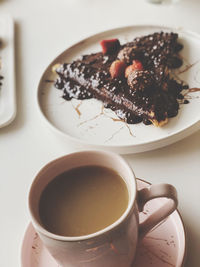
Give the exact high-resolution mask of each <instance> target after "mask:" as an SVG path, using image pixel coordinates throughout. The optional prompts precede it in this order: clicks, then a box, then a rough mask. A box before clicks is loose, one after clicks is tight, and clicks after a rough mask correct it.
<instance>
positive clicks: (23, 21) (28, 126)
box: [0, 0, 200, 267]
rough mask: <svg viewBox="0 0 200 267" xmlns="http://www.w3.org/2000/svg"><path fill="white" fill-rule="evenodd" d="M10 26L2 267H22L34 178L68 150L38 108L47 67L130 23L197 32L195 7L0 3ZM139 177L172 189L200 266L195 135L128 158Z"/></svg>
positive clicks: (199, 8) (90, 0)
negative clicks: (12, 59)
mask: <svg viewBox="0 0 200 267" xmlns="http://www.w3.org/2000/svg"><path fill="white" fill-rule="evenodd" d="M4 13H6V14H7V13H8V14H10V15H11V16H12V17H13V18H14V20H15V23H16V24H15V33H16V36H15V37H16V38H15V41H16V46H15V48H16V49H15V52H16V82H17V88H16V90H17V109H18V111H17V117H16V119H15V121H14V122H13V123H12V124H11V125H10V126H7V127H5V128H2V129H0V266H2V267H18V266H20V248H21V242H22V239H23V235H24V232H25V230H26V227H27V225H28V223H29V221H30V217H29V213H28V207H27V196H28V190H29V187H30V185H31V182H32V180H33V178H34V176H35V174H36V173H37V172H38V171H39V169H40V168H41V167H42V166H43V165H44V164H46V163H47V162H49V161H50V160H52V159H55V158H56V157H59V156H62V155H64V154H67V153H69V152H71V151H72V150H69V148H68V147H67V145H66V144H65V143H62V142H61V141H60V140H59V139H58V137H57V136H56V135H55V134H54V133H52V132H51V131H50V130H49V129H48V128H46V125H43V121H42V120H41V118H40V115H39V113H38V111H37V108H36V90H37V84H38V81H39V78H40V76H41V74H42V73H43V71H44V69H45V68H46V66H47V65H48V64H49V63H50V62H51V61H52V59H53V58H54V57H55V56H57V55H58V54H59V53H60V52H62V51H63V50H65V49H66V48H67V47H68V46H69V45H71V44H73V43H74V42H76V41H78V40H80V39H81V38H84V37H86V36H89V35H91V34H94V33H96V32H100V31H103V30H106V29H110V28H114V27H119V26H120V27H121V26H126V25H134V24H157V25H168V26H176V27H177V26H182V27H184V28H186V29H189V30H192V31H197V32H199V33H200V26H199V25H200V15H199V14H200V1H198V0H182V1H179V2H178V3H176V4H171V3H170V1H166V3H165V4H164V5H153V4H149V3H147V2H145V1H144V0H32V1H31V0H4V1H3V0H0V16H1V15H2V14H4ZM125 159H127V161H128V162H129V163H130V164H131V165H132V167H133V169H134V172H135V174H136V176H137V177H140V178H144V179H146V180H148V181H149V182H152V183H160V182H168V183H172V184H173V185H174V186H176V188H177V190H178V194H179V210H180V212H181V214H182V217H183V220H184V223H185V226H186V230H187V234H188V260H187V263H186V266H187V267H199V266H200V193H199V190H200V132H197V133H196V134H194V135H192V136H191V137H189V138H186V139H185V140H182V141H180V142H178V143H176V144H174V145H171V146H169V147H166V148H163V149H159V150H154V151H152V152H147V153H141V154H137V155H129V156H125Z"/></svg>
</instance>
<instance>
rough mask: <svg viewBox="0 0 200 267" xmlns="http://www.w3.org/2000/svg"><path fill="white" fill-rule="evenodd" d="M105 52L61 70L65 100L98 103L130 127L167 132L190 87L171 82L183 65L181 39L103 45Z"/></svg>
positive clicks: (161, 36) (166, 36)
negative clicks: (140, 125) (140, 124)
mask: <svg viewBox="0 0 200 267" xmlns="http://www.w3.org/2000/svg"><path fill="white" fill-rule="evenodd" d="M101 45H102V50H103V52H99V53H95V54H90V55H84V56H82V57H81V58H80V59H78V60H75V61H73V62H72V63H64V64H62V65H60V66H59V67H58V68H57V69H56V72H57V74H58V78H57V80H56V81H55V86H56V88H58V89H60V90H63V98H64V99H66V100H70V99H72V98H77V99H88V98H96V99H98V100H101V101H102V102H103V103H104V106H105V107H108V108H111V109H112V110H113V111H115V113H116V114H117V116H118V117H120V118H121V119H123V120H124V121H126V122H127V123H138V122H142V121H143V122H144V123H145V124H150V123H153V124H154V125H155V126H162V125H164V124H166V123H167V121H168V118H170V117H174V116H176V115H177V113H178V109H179V103H178V99H179V98H181V91H182V90H183V89H184V88H185V85H183V84H181V83H178V82H177V81H175V80H174V79H173V78H171V75H170V73H171V70H172V69H173V68H178V67H180V66H181V65H182V60H181V59H180V57H179V56H178V52H179V51H180V50H181V49H182V45H181V44H179V43H178V35H177V34H176V33H164V32H160V33H154V34H151V35H147V36H143V37H139V38H136V39H134V40H133V42H130V43H127V44H124V45H120V44H119V41H118V40H117V39H112V40H104V41H102V43H101Z"/></svg>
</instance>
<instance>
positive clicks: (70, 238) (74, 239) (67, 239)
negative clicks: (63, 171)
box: [28, 150, 137, 242]
mask: <svg viewBox="0 0 200 267" xmlns="http://www.w3.org/2000/svg"><path fill="white" fill-rule="evenodd" d="M85 153H95V154H97V153H98V154H102V155H107V156H110V157H113V158H115V159H116V160H117V161H118V162H121V163H122V164H123V165H124V166H125V167H126V168H127V170H128V171H129V173H130V175H131V176H132V178H133V179H132V181H133V183H134V190H133V193H132V195H130V199H129V203H128V206H127V208H126V210H125V211H124V213H123V214H122V215H121V216H120V217H119V218H118V219H117V220H116V221H115V222H114V223H112V224H110V225H108V226H107V227H105V228H103V229H101V230H99V231H97V232H94V233H91V234H88V235H83V236H62V235H57V234H54V233H52V232H50V231H48V230H46V229H45V228H44V227H43V226H42V225H41V224H40V223H39V222H38V220H37V219H36V218H35V216H34V212H33V208H32V203H31V192H32V190H33V186H34V184H35V183H36V182H37V180H38V179H39V176H40V174H41V172H43V171H44V170H45V169H46V168H49V167H50V165H52V164H55V163H56V161H60V160H63V159H65V158H67V157H68V156H70V155H75V154H77V155H78V154H79V155H80V154H83V155H84V154H85ZM126 185H127V183H126ZM127 186H128V185H127ZM136 194H137V185H136V176H135V174H134V172H133V170H132V168H131V167H130V165H129V163H128V162H127V161H126V160H125V159H123V158H122V157H121V156H120V155H118V154H116V153H114V152H108V151H101V150H84V151H80V152H74V153H69V154H67V155H64V156H62V157H59V158H56V159H54V160H52V161H50V162H49V163H47V164H46V165H44V167H42V168H41V169H40V171H39V172H38V173H37V175H36V176H35V178H34V180H33V182H32V184H31V186H30V190H29V196H28V203H29V204H28V206H29V212H30V215H31V219H32V223H33V225H34V227H35V228H36V229H37V231H38V232H39V233H40V234H43V235H45V236H46V237H49V238H51V239H54V240H58V241H63V242H77V241H83V240H88V239H92V238H96V237H99V236H101V235H103V234H105V233H107V232H110V231H112V230H114V229H116V228H117V227H119V225H120V224H121V223H122V222H123V221H125V219H126V218H127V217H128V216H129V214H130V212H131V210H132V207H134V206H135V201H136Z"/></svg>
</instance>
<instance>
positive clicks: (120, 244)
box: [29, 151, 177, 267]
mask: <svg viewBox="0 0 200 267" xmlns="http://www.w3.org/2000/svg"><path fill="white" fill-rule="evenodd" d="M88 165H90V166H91V165H99V166H102V167H107V168H111V169H113V170H115V171H116V172H118V174H120V176H121V177H122V178H123V179H124V181H125V183H126V185H127V189H128V193H129V203H128V207H127V209H126V210H125V212H124V213H123V215H122V216H121V217H120V218H119V219H118V220H117V221H115V222H114V223H113V224H111V225H109V226H108V227H106V228H104V229H103V230H100V231H98V232H96V233H92V234H89V235H85V236H80V237H78V236H77V237H67V236H60V235H56V234H53V233H51V232H49V231H47V230H46V229H45V228H44V227H43V226H42V224H41V221H40V217H39V200H40V196H41V193H42V192H43V190H44V189H45V187H46V186H47V184H48V183H49V182H50V181H52V180H53V179H54V178H55V177H56V176H58V175H59V174H61V173H63V172H65V171H67V170H70V169H72V168H76V167H81V166H88ZM159 197H165V198H168V199H169V201H167V203H166V204H165V206H164V207H163V208H162V209H159V211H157V212H155V213H154V214H152V215H151V216H150V217H148V218H147V219H146V220H145V221H144V222H142V223H140V222H139V212H141V211H142V209H143V207H144V205H145V203H146V202H148V201H149V200H151V199H154V198H159ZM176 207H177V194H176V190H175V188H174V187H173V186H172V185H169V184H159V185H151V186H149V187H148V188H145V189H142V190H140V191H138V190H137V188H136V177H135V175H134V173H133V171H132V169H131V168H130V166H129V165H128V164H127V163H126V161H125V160H124V159H123V158H122V157H121V156H119V155H117V154H114V153H110V152H102V151H84V152H78V153H73V154H69V155H67V156H64V157H61V158H59V159H56V160H54V161H52V162H50V163H49V164H47V165H46V166H45V167H44V168H43V169H42V170H41V171H40V172H39V173H38V175H37V176H36V178H35V180H34V181H33V183H32V185H31V189H30V193H29V209H30V214H31V217H32V224H33V226H34V228H35V230H36V231H37V233H38V234H39V236H40V238H41V240H42V241H43V243H44V245H45V246H46V248H47V249H48V250H49V252H50V253H51V255H52V256H53V257H54V258H55V259H56V261H57V263H58V264H60V265H61V266H63V267H65V266H66V267H70V266H73V267H75V266H76V267H78V266H81V267H82V266H84V267H102V266H109V267H122V266H123V267H130V266H131V263H132V262H133V260H134V255H135V251H136V247H137V244H138V240H139V239H140V238H142V236H144V235H145V234H146V233H147V232H148V231H150V230H151V229H152V228H153V227H154V226H156V225H157V224H158V223H159V222H160V221H162V220H163V219H165V218H166V217H167V216H168V215H170V214H171V213H172V212H173V211H174V210H175V209H176ZM69 216H70V215H69Z"/></svg>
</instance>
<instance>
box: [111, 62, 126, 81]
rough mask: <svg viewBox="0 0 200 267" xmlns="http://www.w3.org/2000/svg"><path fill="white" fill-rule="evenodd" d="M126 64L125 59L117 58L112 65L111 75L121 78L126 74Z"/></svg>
mask: <svg viewBox="0 0 200 267" xmlns="http://www.w3.org/2000/svg"><path fill="white" fill-rule="evenodd" d="M125 68H126V64H125V63H124V62H123V61H120V60H115V61H113V63H112V64H111V66H110V75H111V77H112V78H120V77H122V76H123V75H124V71H125Z"/></svg>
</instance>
